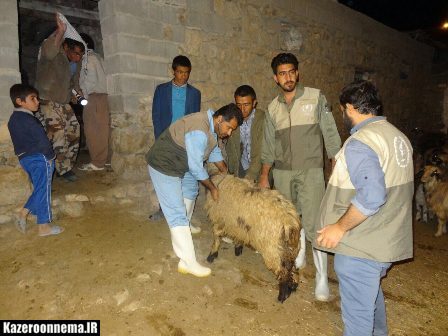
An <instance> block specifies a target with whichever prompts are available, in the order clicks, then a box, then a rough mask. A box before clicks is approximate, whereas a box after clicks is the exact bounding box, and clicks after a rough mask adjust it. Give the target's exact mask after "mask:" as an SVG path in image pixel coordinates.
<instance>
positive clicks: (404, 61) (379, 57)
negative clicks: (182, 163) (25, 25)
mask: <svg viewBox="0 0 448 336" xmlns="http://www.w3.org/2000/svg"><path fill="white" fill-rule="evenodd" d="M99 12H100V19H101V29H102V35H103V44H104V53H105V57H106V67H107V72H108V90H109V93H110V103H111V107H112V113H113V117H112V119H113V126H114V131H113V138H114V149H115V155H114V162H113V164H114V167H115V169H116V170H117V171H118V172H119V173H121V174H122V176H123V177H125V178H136V179H138V178H141V177H142V176H145V175H146V167H145V162H144V153H145V152H146V151H147V149H148V148H149V147H150V145H151V143H152V142H153V141H154V140H153V130H152V124H151V118H150V114H151V100H152V95H153V92H154V88H155V86H156V85H157V84H159V83H161V82H163V81H167V80H169V79H170V78H171V71H170V62H171V60H172V58H173V57H174V56H176V55H177V54H185V55H187V56H188V57H189V58H190V59H191V61H192V64H193V69H192V74H191V77H190V82H191V83H192V84H193V85H195V86H197V87H198V88H199V89H200V90H201V91H202V108H203V109H207V108H209V107H211V108H217V107H219V106H221V105H223V104H226V103H228V102H230V101H232V99H233V92H234V90H235V88H236V87H237V86H239V85H241V84H250V85H252V86H253V87H254V88H255V90H256V92H257V95H258V100H259V107H261V108H264V109H265V108H266V107H267V104H268V103H269V102H270V100H272V98H273V97H274V95H275V94H276V87H275V85H274V81H273V79H272V71H271V69H270V62H271V59H272V57H273V56H274V55H276V54H277V53H278V52H281V51H288V52H292V53H294V54H296V55H297V56H298V58H299V61H300V65H299V71H300V80H301V82H302V83H303V84H305V85H307V86H312V87H317V88H320V89H321V90H322V91H323V92H324V94H325V95H326V96H327V98H328V100H329V101H330V102H331V104H332V107H333V111H334V115H335V118H336V121H337V123H338V125H339V126H341V125H342V123H341V116H340V113H339V109H338V94H339V92H340V89H341V88H342V87H343V86H344V85H345V84H347V83H349V82H350V81H352V80H353V79H354V78H355V76H357V77H360V76H361V77H365V76H367V77H369V78H371V79H372V80H373V81H374V82H375V83H376V84H377V86H378V87H379V89H380V92H381V93H382V97H383V101H384V104H385V111H386V114H387V116H388V118H389V119H390V120H391V121H392V122H393V123H395V124H396V125H398V126H399V127H400V128H402V129H404V130H407V129H410V128H412V127H415V126H419V125H420V124H423V123H426V124H427V123H428V121H431V122H433V121H434V122H437V120H439V121H438V123H439V124H440V119H441V111H439V109H437V108H432V107H431V106H428V104H427V103H426V104H424V103H423V101H424V99H423V98H422V96H423V95H424V94H423V88H424V87H425V85H426V83H428V80H429V75H430V67H431V57H432V54H433V50H432V48H430V47H428V46H426V45H423V44H420V43H418V42H416V41H414V40H412V39H410V38H409V37H407V36H406V35H404V34H402V33H399V32H397V31H395V30H392V29H390V28H388V27H386V26H384V25H382V24H380V23H378V22H376V21H374V20H372V19H370V18H368V17H366V16H364V15H363V14H360V13H358V12H355V11H353V10H351V9H349V8H347V7H345V6H343V5H340V4H339V3H337V2H335V1H330V0H313V1H311V0H296V1H287V0H278V1H272V0H233V1H229V0H153V1H148V0H129V1H121V0H108V1H105V0H102V1H100V3H99ZM439 105H441V104H440V102H439ZM340 131H341V133H342V135H343V136H346V134H345V130H344V129H343V128H342V127H340Z"/></svg>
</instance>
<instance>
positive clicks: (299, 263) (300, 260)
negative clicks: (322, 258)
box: [295, 229, 306, 269]
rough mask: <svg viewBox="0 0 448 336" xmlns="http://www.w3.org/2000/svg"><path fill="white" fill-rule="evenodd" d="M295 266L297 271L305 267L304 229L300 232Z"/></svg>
mask: <svg viewBox="0 0 448 336" xmlns="http://www.w3.org/2000/svg"><path fill="white" fill-rule="evenodd" d="M295 265H296V268H297V269H301V268H304V267H305V266H306V239H305V230H304V229H301V230H300V250H299V254H298V255H297V258H296V262H295Z"/></svg>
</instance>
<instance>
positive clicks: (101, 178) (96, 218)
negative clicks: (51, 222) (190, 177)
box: [0, 172, 448, 336]
mask: <svg viewBox="0 0 448 336" xmlns="http://www.w3.org/2000/svg"><path fill="white" fill-rule="evenodd" d="M79 175H80V177H81V179H80V181H79V182H77V183H75V184H71V183H64V182H62V181H60V180H57V181H55V184H54V189H55V193H57V194H63V193H81V194H82V193H84V194H87V195H88V190H96V191H98V190H104V189H106V188H108V186H109V185H110V184H111V183H112V182H113V180H114V178H113V174H112V173H104V172H93V173H79ZM2 192H5V191H2ZM201 206H202V204H201V202H199V204H198V205H197V206H196V210H195V213H194V217H193V222H194V223H195V224H196V225H200V226H201V227H202V229H203V232H202V233H200V234H199V235H197V236H195V237H194V242H195V246H196V250H197V256H198V259H199V260H201V261H203V262H204V263H206V262H205V258H206V256H207V255H208V252H209V248H210V246H211V243H212V237H211V229H210V227H209V224H208V222H207V219H206V217H205V215H204V212H203V211H202V207H201ZM147 215H148V214H147V213H146V211H144V210H142V208H141V207H140V208H139V207H136V206H132V205H123V206H116V205H114V206H110V205H109V206H108V205H107V204H102V205H101V204H100V203H97V204H95V205H92V206H90V208H89V209H88V211H87V213H86V214H85V216H83V217H82V218H76V219H74V218H60V219H58V221H57V224H59V225H62V226H64V227H65V232H64V233H63V234H61V235H60V236H54V237H37V234H36V228H35V225H34V227H31V229H30V230H29V231H28V232H27V233H26V234H25V235H23V234H21V233H19V232H18V231H16V229H15V228H14V226H13V225H12V224H11V225H6V224H5V225H1V226H0V319H99V320H101V335H110V336H113V335H116V336H119V335H120V336H121V335H176V336H181V335H257V336H262V335H341V333H342V321H341V317H340V308H339V305H340V300H339V296H338V288H337V278H336V276H335V274H334V272H333V258H332V257H331V258H330V265H329V269H330V270H331V271H330V287H331V292H332V300H331V301H330V302H328V303H322V302H317V301H315V300H314V295H313V287H314V286H313V282H314V270H313V269H314V266H313V265H312V256H311V251H310V249H309V246H308V251H307V260H308V265H307V267H306V268H305V269H303V270H301V271H300V278H301V282H300V285H299V288H298V290H297V292H295V293H294V294H292V295H291V297H290V298H289V299H288V300H286V301H285V302H284V303H283V304H280V303H278V302H277V300H276V297H277V284H276V281H275V279H274V276H273V275H272V274H271V273H270V272H269V271H268V270H267V269H266V267H265V266H264V264H263V261H262V258H261V256H260V255H259V254H257V253H255V252H254V251H252V250H249V249H247V248H246V249H244V251H243V254H242V256H240V257H235V256H234V252H233V246H232V245H230V244H226V243H223V244H222V246H221V250H220V253H219V257H218V259H217V260H215V262H214V263H213V264H212V265H211V268H212V275H211V276H209V277H207V278H202V279H200V278H195V277H193V276H189V275H182V274H180V273H178V272H177V258H176V257H175V256H174V253H173V252H172V248H171V243H170V237H169V230H168V227H167V225H166V223H165V222H164V221H160V222H155V223H151V222H149V221H148V220H147ZM414 232H415V236H414V237H415V243H414V244H415V258H414V259H413V260H412V261H408V262H404V263H401V264H399V265H395V266H393V267H392V269H391V270H390V271H389V273H388V275H387V277H386V278H385V279H384V280H383V290H384V294H385V297H386V305H387V313H388V321H389V329H390V335H397V336H398V335H448V316H447V311H448V310H447V308H448V303H447V302H448V286H447V284H448V267H447V261H448V235H444V236H443V237H441V238H434V237H433V233H434V232H435V223H434V222H432V223H430V224H422V223H415V225H414Z"/></svg>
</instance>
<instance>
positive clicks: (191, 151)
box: [185, 109, 224, 181]
mask: <svg viewBox="0 0 448 336" xmlns="http://www.w3.org/2000/svg"><path fill="white" fill-rule="evenodd" d="M207 115H208V120H209V122H210V132H211V133H212V134H213V136H215V138H216V139H218V135H217V134H216V133H215V130H214V127H213V110H210V109H209V110H208V111H207ZM185 148H186V150H187V157H188V168H189V169H190V173H191V174H192V175H193V176H194V177H195V179H196V180H198V181H203V180H207V179H208V173H207V170H206V169H205V168H204V161H205V150H206V149H207V135H206V134H205V133H204V132H202V131H192V132H188V133H186V134H185ZM223 160H224V158H223V156H222V153H221V150H220V149H219V147H218V146H216V147H215V148H213V150H212V152H211V153H210V156H209V157H208V162H219V161H223Z"/></svg>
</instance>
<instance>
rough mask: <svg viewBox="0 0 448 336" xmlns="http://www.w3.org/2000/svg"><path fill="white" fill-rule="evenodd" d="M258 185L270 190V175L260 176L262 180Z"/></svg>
mask: <svg viewBox="0 0 448 336" xmlns="http://www.w3.org/2000/svg"><path fill="white" fill-rule="evenodd" d="M258 185H259V186H260V188H265V189H269V188H271V186H270V185H269V177H268V175H260V179H259V181H258Z"/></svg>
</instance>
